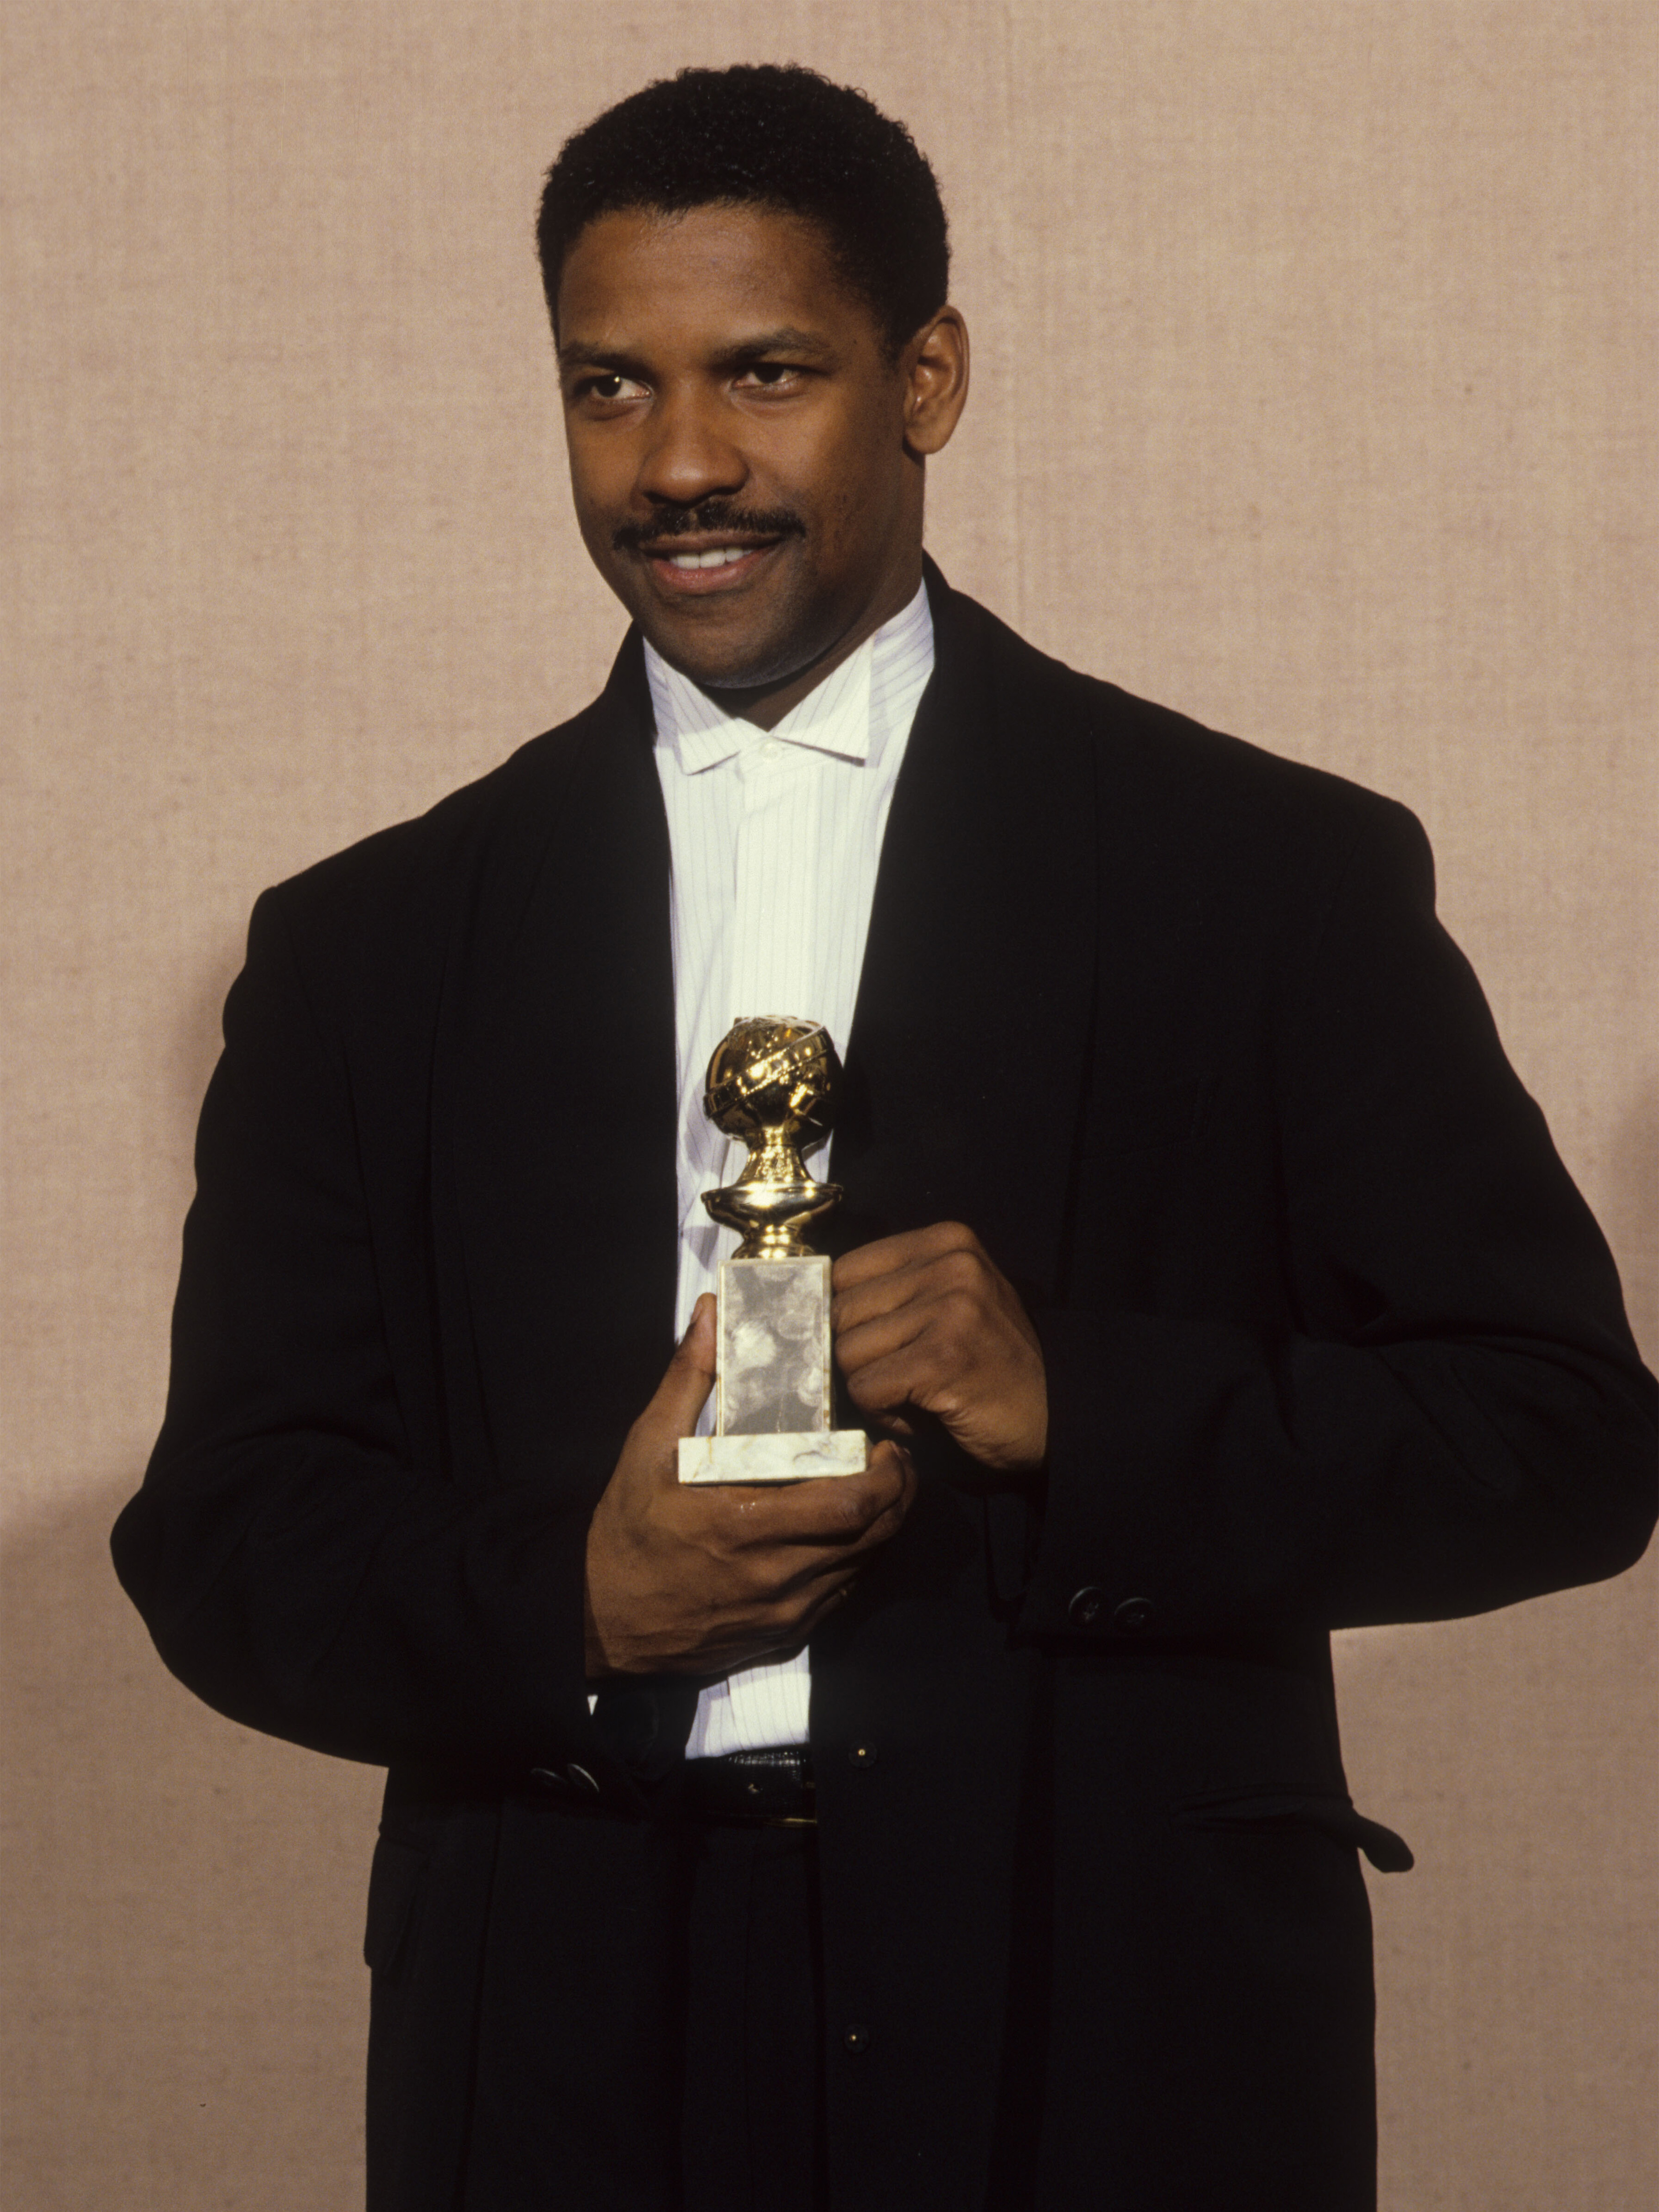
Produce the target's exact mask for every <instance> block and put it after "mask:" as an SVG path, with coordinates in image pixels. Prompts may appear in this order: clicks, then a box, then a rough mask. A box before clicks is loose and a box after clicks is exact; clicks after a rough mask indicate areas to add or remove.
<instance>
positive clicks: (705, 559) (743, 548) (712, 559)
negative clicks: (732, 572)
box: [667, 545, 755, 568]
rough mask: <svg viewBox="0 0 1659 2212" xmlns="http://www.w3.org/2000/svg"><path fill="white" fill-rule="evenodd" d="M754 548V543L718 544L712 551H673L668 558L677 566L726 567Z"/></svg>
mask: <svg viewBox="0 0 1659 2212" xmlns="http://www.w3.org/2000/svg"><path fill="white" fill-rule="evenodd" d="M754 550H755V549H754V547H753V546H752V545H717V546H715V548H714V550H713V551H712V552H710V553H671V554H669V555H668V556H667V558H668V560H669V561H670V562H671V564H672V566H673V567H675V568H725V567H726V566H727V564H728V563H729V562H732V561H741V560H742V559H743V557H744V555H745V554H747V553H752V552H753V551H754Z"/></svg>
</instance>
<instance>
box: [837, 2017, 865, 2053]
mask: <svg viewBox="0 0 1659 2212" xmlns="http://www.w3.org/2000/svg"><path fill="white" fill-rule="evenodd" d="M842 2042H843V2043H844V2044H845V2045H846V2046H847V2048H848V2050H849V2051H852V2052H853V2053H854V2055H855V2056H856V2054H857V2053H858V2052H859V2051H867V2050H868V2049H869V2048H870V2031H869V2029H868V2028H867V2027H863V2026H862V2025H860V2022H858V2021H854V2023H853V2025H852V2027H849V2028H848V2029H847V2030H846V2031H845V2033H843V2034H842Z"/></svg>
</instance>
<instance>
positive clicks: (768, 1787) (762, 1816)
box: [685, 1744, 817, 1828]
mask: <svg viewBox="0 0 1659 2212" xmlns="http://www.w3.org/2000/svg"><path fill="white" fill-rule="evenodd" d="M685 1784H686V1800H687V1802H688V1804H689V1806H690V1809H691V1811H692V1812H693V1813H694V1814H696V1815H697V1816H698V1817H699V1818H700V1819H702V1820H754V1821H758V1822H759V1823H760V1824H761V1825H762V1826H765V1827H769V1828H815V1827H817V1814H816V1812H815V1811H814V1810H813V1798H812V1762H811V1759H809V1758H808V1756H807V1753H806V1747H805V1744H788V1745H782V1746H780V1747H778V1748H777V1749H776V1750H775V1751H732V1752H728V1753H726V1756H725V1758H724V1759H687V1761H686V1762H685Z"/></svg>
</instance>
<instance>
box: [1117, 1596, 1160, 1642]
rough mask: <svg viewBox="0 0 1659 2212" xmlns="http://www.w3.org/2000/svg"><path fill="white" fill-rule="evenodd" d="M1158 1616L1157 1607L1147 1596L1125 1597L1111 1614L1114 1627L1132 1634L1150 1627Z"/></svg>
mask: <svg viewBox="0 0 1659 2212" xmlns="http://www.w3.org/2000/svg"><path fill="white" fill-rule="evenodd" d="M1157 1617H1158V1607H1156V1606H1155V1605H1154V1604H1153V1603H1152V1600H1151V1598H1149V1597H1126V1598H1125V1599H1124V1601H1123V1602H1122V1604H1121V1606H1119V1607H1118V1609H1117V1611H1116V1612H1115V1613H1114V1614H1113V1615H1112V1626H1113V1627H1114V1628H1118V1629H1121V1630H1122V1631H1123V1632H1124V1633H1125V1634H1126V1635H1129V1636H1133V1634H1135V1632H1137V1631H1138V1630H1139V1629H1142V1628H1150V1627H1151V1626H1152V1623H1153V1621H1154V1620H1156V1619H1157Z"/></svg>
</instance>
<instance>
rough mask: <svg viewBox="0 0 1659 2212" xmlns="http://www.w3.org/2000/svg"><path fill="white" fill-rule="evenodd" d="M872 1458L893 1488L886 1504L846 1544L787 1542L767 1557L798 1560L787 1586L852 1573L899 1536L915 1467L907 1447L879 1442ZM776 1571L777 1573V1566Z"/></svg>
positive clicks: (913, 1490)
mask: <svg viewBox="0 0 1659 2212" xmlns="http://www.w3.org/2000/svg"><path fill="white" fill-rule="evenodd" d="M870 1458H871V1467H872V1471H873V1472H874V1473H875V1474H877V1475H878V1477H880V1478H881V1480H883V1481H884V1482H885V1483H888V1484H889V1485H890V1487H889V1488H888V1490H887V1492H886V1494H885V1498H884V1503H883V1504H882V1505H881V1506H880V1508H879V1510H878V1511H876V1512H875V1513H873V1514H872V1515H871V1516H870V1518H869V1519H868V1520H867V1521H866V1522H865V1523H864V1525H863V1527H862V1528H860V1530H859V1532H858V1534H856V1535H854V1537H852V1538H851V1539H850V1541H848V1542H846V1543H844V1544H823V1543H816V1542H814V1543H788V1542H786V1543H785V1544H783V1545H781V1546H780V1547H777V1548H776V1549H775V1550H774V1551H773V1552H771V1553H769V1554H767V1555H765V1557H766V1559H768V1560H769V1562H772V1563H776V1562H778V1561H780V1560H781V1559H784V1560H787V1558H788V1557H789V1555H790V1554H794V1555H796V1556H797V1557H798V1559H799V1565H797V1566H795V1567H793V1569H788V1568H786V1572H787V1577H788V1580H787V1585H786V1586H787V1587H791V1588H794V1587H799V1586H800V1585H802V1584H805V1583H810V1584H812V1585H815V1586H816V1585H817V1583H821V1582H822V1581H823V1578H824V1577H826V1576H827V1577H832V1578H833V1577H838V1576H841V1575H843V1574H847V1573H850V1572H852V1571H854V1569H855V1568H856V1567H858V1566H860V1565H861V1564H862V1563H863V1561H864V1559H865V1558H866V1554H867V1553H871V1552H874V1551H878V1550H879V1549H880V1547H881V1546H882V1545H884V1543H886V1542H887V1541H888V1540H889V1539H890V1537H892V1536H893V1535H895V1534H896V1533H897V1531H898V1529H899V1527H900V1525H901V1523H902V1522H903V1519H904V1516H905V1515H906V1514H907V1513H908V1511H909V1510H910V1507H911V1504H913V1502H914V1501H915V1494H916V1471H915V1465H914V1463H913V1462H912V1461H911V1458H910V1455H909V1454H908V1452H907V1451H906V1450H905V1449H903V1447H902V1445H900V1444H896V1443H892V1442H890V1441H884V1442H883V1443H878V1445H877V1446H876V1447H875V1449H874V1450H873V1451H872V1453H871V1455H870ZM773 1571H776V1567H775V1564H774V1567H773Z"/></svg>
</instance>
